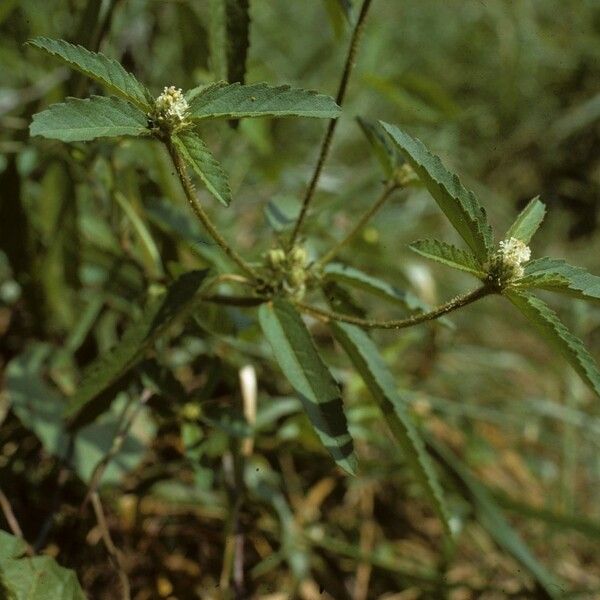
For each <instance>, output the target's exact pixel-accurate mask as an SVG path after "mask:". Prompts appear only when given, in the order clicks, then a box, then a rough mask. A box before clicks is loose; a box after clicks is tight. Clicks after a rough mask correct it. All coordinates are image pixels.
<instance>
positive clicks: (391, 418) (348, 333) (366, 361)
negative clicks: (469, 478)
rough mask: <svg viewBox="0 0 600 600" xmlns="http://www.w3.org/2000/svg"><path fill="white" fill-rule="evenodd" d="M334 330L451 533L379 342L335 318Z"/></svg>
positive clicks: (428, 465)
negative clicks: (379, 350) (381, 352)
mask: <svg viewBox="0 0 600 600" xmlns="http://www.w3.org/2000/svg"><path fill="white" fill-rule="evenodd" d="M331 330H332V331H333V335H334V336H335V339H336V340H337V341H338V342H339V343H340V345H341V346H342V347H343V348H344V350H345V351H346V353H347V354H348V356H349V357H350V360H351V361H352V363H353V364H354V366H355V367H356V369H357V370H358V372H359V373H360V376H361V377H362V379H363V381H364V382H365V385H366V386H367V388H368V389H369V391H370V392H371V395H372V396H373V398H374V399H375V401H376V402H377V404H378V405H379V408H380V409H381V412H382V413H383V415H384V417H385V420H386V422H387V424H388V427H389V428H390V431H391V432H392V434H393V436H394V438H395V439H396V441H397V442H398V444H399V446H400V448H401V449H402V452H403V453H404V456H405V458H406V460H407V462H408V464H409V465H410V466H411V468H412V470H413V473H414V475H415V477H416V478H417V480H418V481H419V483H420V484H421V486H422V487H423V490H424V492H425V494H426V495H427V497H428V499H429V500H430V502H431V503H432V505H433V508H434V510H435V512H436V513H437V515H438V517H439V518H440V520H441V521H442V523H443V525H444V528H445V529H446V532H447V533H448V534H449V535H451V529H450V522H449V515H448V511H447V509H446V505H445V502H444V498H443V493H442V488H441V486H440V483H439V481H438V477H437V474H436V472H435V469H434V467H433V464H432V463H431V460H430V458H429V456H428V455H427V453H426V451H425V446H424V444H423V440H422V439H421V437H420V435H419V432H418V431H417V428H416V426H415V424H414V423H413V421H412V419H411V417H410V415H409V413H408V411H407V408H406V404H405V402H404V401H403V400H402V398H401V397H400V396H399V394H398V392H397V391H396V383H395V382H394V378H393V377H392V374H391V373H390V371H389V370H388V368H387V366H386V364H385V363H384V361H383V359H382V358H381V356H380V355H379V352H378V350H377V346H375V344H374V343H373V340H371V338H370V337H369V335H368V334H367V333H366V332H365V331H363V330H362V329H360V328H358V327H355V326H354V325H348V324H346V323H336V322H333V323H331Z"/></svg>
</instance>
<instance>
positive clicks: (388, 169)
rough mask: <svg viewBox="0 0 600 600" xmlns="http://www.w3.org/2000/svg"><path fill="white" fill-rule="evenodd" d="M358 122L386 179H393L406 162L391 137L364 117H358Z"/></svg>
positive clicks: (377, 124)
mask: <svg viewBox="0 0 600 600" xmlns="http://www.w3.org/2000/svg"><path fill="white" fill-rule="evenodd" d="M356 121H357V123H358V124H359V125H360V128H361V129H362V131H363V133H364V134H365V136H366V138H367V140H368V141H369V144H370V146H371V148H372V149H373V153H374V154H375V157H376V158H377V160H378V161H379V163H380V164H381V167H382V168H383V172H384V173H385V175H386V177H388V178H389V177H392V175H393V174H394V170H395V169H396V167H398V166H399V165H401V164H402V163H403V162H404V159H403V158H402V156H401V155H400V152H398V150H397V149H396V146H395V145H394V144H393V142H392V141H391V140H390V136H389V135H387V133H386V132H385V130H384V129H383V127H382V126H381V125H380V124H379V123H373V122H372V121H368V120H367V119H363V118H362V117H356Z"/></svg>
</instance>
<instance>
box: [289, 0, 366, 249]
mask: <svg viewBox="0 0 600 600" xmlns="http://www.w3.org/2000/svg"><path fill="white" fill-rule="evenodd" d="M371 2H372V0H364V1H363V4H362V7H361V9H360V14H359V16H358V20H357V21H356V25H355V26H354V30H353V31H352V38H351V40H350V47H349V48H348V54H347V55H346V63H345V64H344V72H343V73H342V79H341V80H340V85H339V87H338V92H337V96H336V99H335V100H336V102H337V103H338V105H339V106H342V104H343V102H344V98H345V97H346V90H347V88H348V82H349V81H350V75H351V74H352V69H353V68H354V63H355V60H356V53H357V51H358V43H359V41H360V36H361V33H362V30H363V28H364V24H365V20H366V18H367V13H368V12H369V8H370V6H371ZM337 122H338V121H337V119H331V121H329V125H328V127H327V131H326V132H325V137H324V138H323V141H322V143H321V152H320V154H319V159H318V161H317V165H316V167H315V171H314V173H313V176H312V179H311V180H310V183H309V184H308V188H307V189H306V193H305V195H304V200H303V201H302V208H301V209H300V213H299V215H298V218H297V219H296V224H295V225H294V230H293V231H292V235H291V237H290V241H289V247H290V248H291V247H292V246H293V245H294V243H295V242H296V238H297V237H298V234H299V233H300V229H301V227H302V223H303V222H304V219H305V217H306V213H307V211H308V207H309V205H310V203H311V201H312V199H313V196H314V193H315V190H316V188H317V183H318V182H319V177H320V176H321V171H322V170H323V166H324V165H325V161H326V160H327V155H328V154H329V149H330V148H331V141H332V139H333V134H334V133H335V128H336V127H337Z"/></svg>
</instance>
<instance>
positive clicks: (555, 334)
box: [504, 289, 600, 396]
mask: <svg viewBox="0 0 600 600" xmlns="http://www.w3.org/2000/svg"><path fill="white" fill-rule="evenodd" d="M504 294H505V295H506V297H507V298H508V299H509V300H510V301H511V302H512V303H513V304H514V305H515V306H516V307H517V308H518V309H519V310H520V311H521V312H522V313H523V314H524V315H525V317H527V319H528V320H529V321H530V322H531V324H532V325H533V326H534V327H535V328H536V329H537V330H538V332H539V333H540V334H541V335H542V337H543V338H544V339H545V340H546V341H547V342H548V343H549V344H550V346H551V347H552V348H554V349H555V350H556V351H558V352H560V353H561V354H562V355H563V356H564V357H565V358H566V359H567V361H568V362H569V364H570V365H571V366H572V367H573V368H574V369H575V371H577V373H578V374H579V375H580V376H581V378H582V379H583V380H584V381H585V382H586V383H587V384H588V385H589V386H590V388H591V389H592V390H593V391H594V392H596V394H597V395H598V396H600V370H599V369H598V365H597V364H596V361H595V360H594V357H593V356H592V355H591V354H590V353H589V352H588V351H587V349H586V347H585V346H584V345H583V342H582V341H581V340H580V339H579V338H578V337H577V336H576V335H574V334H572V333H571V332H570V331H569V330H568V329H567V328H566V327H565V325H564V324H563V323H562V321H561V320H560V319H559V318H558V316H557V315H556V313H555V312H554V311H553V310H552V309H551V308H550V307H549V306H548V305H546V304H545V303H544V302H542V300H540V299H539V298H536V297H535V296H533V295H531V294H529V293H527V292H525V291H517V290H515V289H512V290H505V292H504Z"/></svg>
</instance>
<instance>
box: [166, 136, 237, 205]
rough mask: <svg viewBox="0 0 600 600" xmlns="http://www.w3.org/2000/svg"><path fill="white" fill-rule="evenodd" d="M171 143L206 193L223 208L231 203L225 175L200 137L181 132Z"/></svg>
mask: <svg viewBox="0 0 600 600" xmlns="http://www.w3.org/2000/svg"><path fill="white" fill-rule="evenodd" d="M173 143H174V144H175V146H176V147H177V149H178V150H179V152H180V153H181V156H183V158H184V160H185V162H186V163H187V164H188V165H190V166H191V167H192V169H194V171H195V172H196V173H197V175H198V176H199V177H200V179H201V180H202V182H203V183H204V185H205V186H206V188H207V189H208V191H209V192H210V193H211V194H212V195H213V196H214V197H215V198H216V199H217V200H218V201H219V202H220V203H221V204H223V205H224V206H229V203H230V202H231V189H230V188H229V181H228V177H227V173H225V171H224V170H223V167H222V166H221V164H220V163H219V161H217V160H216V159H215V157H214V156H213V155H212V154H211V153H210V150H209V149H208V147H207V146H206V144H205V143H204V142H203V141H202V139H201V138H200V136H199V135H198V134H197V133H194V132H193V131H182V132H181V133H178V134H176V135H175V136H173Z"/></svg>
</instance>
